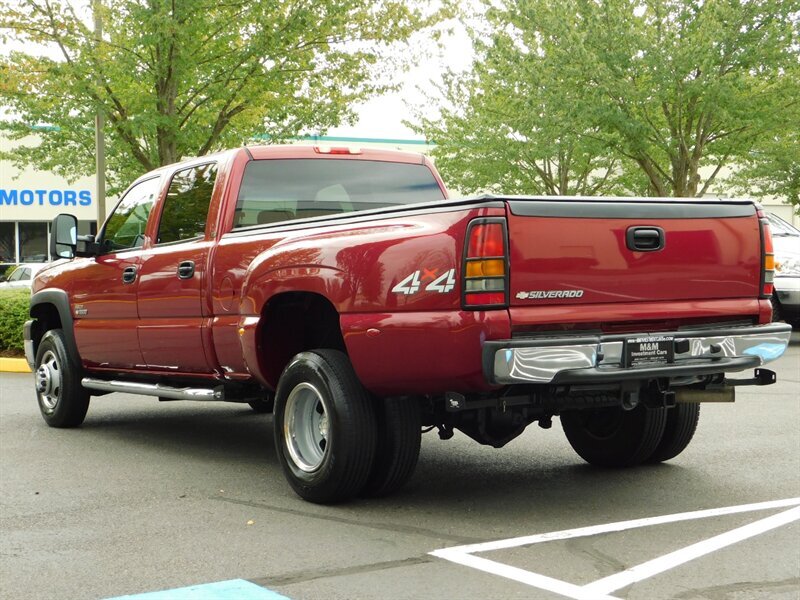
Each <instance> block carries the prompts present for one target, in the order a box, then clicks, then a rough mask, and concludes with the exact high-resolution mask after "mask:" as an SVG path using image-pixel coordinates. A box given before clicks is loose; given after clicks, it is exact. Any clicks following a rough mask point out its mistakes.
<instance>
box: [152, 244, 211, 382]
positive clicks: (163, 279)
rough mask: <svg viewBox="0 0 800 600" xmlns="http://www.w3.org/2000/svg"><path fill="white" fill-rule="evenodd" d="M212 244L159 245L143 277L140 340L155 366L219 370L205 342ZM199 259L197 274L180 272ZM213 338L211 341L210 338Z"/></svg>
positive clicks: (205, 371)
mask: <svg viewBox="0 0 800 600" xmlns="http://www.w3.org/2000/svg"><path fill="white" fill-rule="evenodd" d="M209 246H210V243H209V242H205V241H200V242H198V241H194V242H186V243H181V244H169V245H165V246H161V247H156V248H153V249H152V250H151V251H150V252H149V253H148V254H147V256H146V257H145V258H144V260H143V261H142V265H141V267H140V276H139V290H138V306H139V318H140V322H139V327H138V331H139V345H140V346H141V349H142V355H143V356H144V360H145V363H146V364H147V366H148V368H150V369H165V370H179V369H182V370H184V371H188V372H193V373H208V372H212V371H213V370H214V368H213V366H212V365H213V363H212V361H209V360H208V357H207V355H206V352H204V346H208V349H209V350H210V349H211V348H212V347H213V346H211V345H209V344H206V343H205V340H204V335H203V329H204V328H203V316H204V315H205V314H207V313H208V312H209V311H208V309H207V307H206V293H205V292H206V287H205V286H204V285H203V284H204V279H205V277H206V274H205V270H206V261H207V257H208V249H209ZM187 261H191V262H193V263H194V265H195V267H194V275H193V276H192V277H191V278H189V279H181V278H179V277H178V268H179V266H180V265H181V264H182V263H185V262H187ZM209 341H210V340H209Z"/></svg>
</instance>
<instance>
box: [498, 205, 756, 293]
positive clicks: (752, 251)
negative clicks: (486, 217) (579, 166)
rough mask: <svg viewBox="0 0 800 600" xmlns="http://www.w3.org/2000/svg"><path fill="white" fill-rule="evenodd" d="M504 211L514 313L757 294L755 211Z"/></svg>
mask: <svg viewBox="0 0 800 600" xmlns="http://www.w3.org/2000/svg"><path fill="white" fill-rule="evenodd" d="M506 202H507V216H508V230H509V250H510V300H511V305H512V306H534V305H536V306H540V305H545V304H592V303H606V302H652V301H659V300H695V299H697V300H704V299H719V298H744V297H746V298H753V297H757V296H758V295H759V283H760V276H761V237H760V235H761V234H760V230H759V222H758V218H757V217H756V209H755V206H754V205H753V204H752V203H751V202H747V201H716V200H714V201H692V202H685V201H683V202H682V201H678V200H668V199H660V200H622V199H608V200H606V199H604V200H586V199H580V200H578V199H575V200H573V199H559V200H555V199H552V198H549V199H541V198H538V199H534V198H515V199H509V200H507V201H506ZM659 243H660V244H661V247H658V248H656V247H655V246H657V245H659Z"/></svg>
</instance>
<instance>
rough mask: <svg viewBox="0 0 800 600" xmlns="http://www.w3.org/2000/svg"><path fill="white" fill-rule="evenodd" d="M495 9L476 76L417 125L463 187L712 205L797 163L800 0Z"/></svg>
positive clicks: (451, 82)
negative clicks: (789, 159)
mask: <svg viewBox="0 0 800 600" xmlns="http://www.w3.org/2000/svg"><path fill="white" fill-rule="evenodd" d="M486 4H487V7H488V8H487V10H486V22H487V23H488V27H489V31H490V35H489V36H485V35H480V33H478V34H477V35H474V38H475V46H476V51H477V58H476V61H475V65H474V71H473V73H472V74H471V75H469V76H467V77H465V78H464V77H462V78H458V77H452V76H451V77H450V78H449V79H448V80H447V81H446V83H445V86H444V90H443V91H444V97H445V101H446V104H447V105H448V108H446V109H445V110H444V111H443V114H442V118H441V120H439V121H437V120H432V119H428V120H422V121H421V122H420V124H419V129H420V130H421V131H423V132H424V133H426V135H429V136H430V137H431V139H433V140H434V141H436V142H437V143H439V144H441V146H440V148H439V150H438V152H439V161H440V164H441V165H442V167H443V168H444V169H445V171H446V172H447V174H448V175H450V176H451V177H454V178H455V179H456V180H457V182H456V186H457V187H458V185H459V184H460V182H464V183H465V184H466V185H465V187H467V188H473V189H474V188H480V187H487V186H488V185H490V184H491V182H492V179H491V177H492V173H491V170H490V169H485V168H484V166H483V164H487V163H488V164H494V165H495V168H496V169H497V172H500V173H502V174H503V175H502V176H503V178H504V183H505V181H509V182H511V184H510V185H509V186H508V187H509V188H510V190H509V191H521V190H526V191H530V192H540V191H544V192H545V193H561V194H563V193H574V192H579V193H608V192H614V191H619V190H620V189H627V190H629V191H639V192H642V191H644V192H646V193H649V194H653V195H659V196H700V195H703V194H704V193H706V192H708V191H709V189H710V188H711V185H712V184H713V183H714V182H715V180H716V179H717V177H718V176H719V174H720V173H721V172H723V170H724V169H725V168H726V167H735V166H736V165H744V164H752V165H760V166H761V167H762V170H761V172H762V173H763V174H764V176H766V177H767V178H768V179H769V170H768V168H767V167H764V165H765V164H766V161H767V160H768V159H769V158H770V157H776V158H779V157H780V154H781V153H780V150H779V149H778V147H777V146H775V144H778V145H782V146H787V145H789V146H790V145H791V144H792V143H793V141H794V144H795V149H796V140H797V131H798V120H797V103H798V98H800V63H799V62H798V60H799V58H800V51H799V49H798V48H799V47H798V43H799V40H798V23H799V22H800V12H798V11H800V2H799V1H798V0H560V1H559V2H554V1H552V0H516V1H514V0H498V1H492V2H488V1H487V2H486ZM484 40H485V41H484ZM792 136H794V137H792ZM770 140H771V141H770ZM775 140H784V141H783V142H780V141H775ZM773 142H774V143H773ZM759 148H761V150H760V151H759ZM794 156H796V151H795V153H794ZM482 161H487V163H483V164H482ZM548 167H549V169H548ZM551 174H558V178H554V177H553V176H552V175H551ZM795 174H796V169H795ZM551 180H554V181H552V182H551ZM565 182H566V185H564V183H565ZM570 182H572V183H570Z"/></svg>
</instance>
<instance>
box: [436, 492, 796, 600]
mask: <svg viewBox="0 0 800 600" xmlns="http://www.w3.org/2000/svg"><path fill="white" fill-rule="evenodd" d="M786 507H796V508H792V509H790V510H787V511H784V512H781V513H778V514H776V515H772V516H770V517H767V518H765V519H761V520H759V521H756V522H754V523H750V524H748V525H745V526H743V527H738V528H736V529H733V530H731V531H728V532H725V533H723V534H720V535H717V536H714V537H712V538H710V539H707V540H703V541H701V542H698V543H696V544H692V545H690V546H687V547H686V548H682V549H680V550H676V551H675V552H671V553H669V554H666V555H664V556H661V557H658V558H655V559H653V560H650V561H647V562H645V563H642V564H640V565H636V566H634V567H631V568H630V569H626V570H625V571H622V572H620V573H615V574H614V575H610V576H608V577H604V578H602V579H599V580H597V581H594V582H592V583H589V584H586V585H583V586H579V585H576V584H573V583H569V582H567V581H562V580H560V579H555V578H553V577H548V576H546V575H541V574H539V573H533V572H531V571H526V570H524V569H519V568H517V567H512V566H510V565H505V564H503V563H499V562H496V561H493V560H489V559H486V558H482V557H478V556H474V554H477V553H481V552H491V551H494V550H505V549H508V548H518V547H520V546H530V545H532V544H539V543H542V542H550V541H555V540H566V539H571V538H577V537H588V536H592V535H598V534H601V533H612V532H618V531H626V530H628V529H636V528H640V527H650V526H653V525H664V524H667V523H678V522H681V521H690V520H696V519H707V518H711V517H719V516H724V515H733V514H738V513H747V512H756V511H761V510H769V509H776V508H786ZM797 520H800V498H788V499H785V500H774V501H771V502H758V503H755V504H742V505H739V506H727V507H723V508H712V509H708V510H698V511H693V512H684V513H677V514H674V515H662V516H658V517H648V518H644V519H634V520H631V521H620V522H617V523H608V524H605V525H594V526H591V527H579V528H576V529H566V530H563V531H553V532H549V533H541V534H536V535H530V536H523V537H517V538H511V539H507V540H498V541H495V542H485V543H481V544H468V545H464V546H455V547H452V548H443V549H441V550H436V551H434V552H431V553H430V554H432V555H433V556H436V557H438V558H443V559H445V560H448V561H450V562H454V563H457V564H461V565H464V566H467V567H472V568H474V569H478V570H480V571H484V572H486V573H491V574H493V575H499V576H501V577H505V578H507V579H512V580H514V581H518V582H520V583H524V584H527V585H530V586H533V587H536V588H539V589H543V590H547V591H551V592H554V593H556V594H560V595H562V596H566V597H568V598H574V599H576V600H586V599H601V598H603V599H608V598H613V596H608V594H610V593H611V592H614V591H616V590H619V589H622V588H624V587H627V586H629V585H631V584H633V583H636V582H637V581H642V580H643V579H647V578H648V577H653V576H654V575H657V574H659V573H663V572H664V571H668V570H669V569H672V568H675V567H677V566H679V565H682V564H684V563H687V562H689V561H691V560H694V559H696V558H699V557H701V556H705V555H706V554H710V553H711V552H714V551H716V550H719V549H721V548H724V547H726V546H730V545H732V544H735V543H737V542H741V541H742V540H746V539H748V538H751V537H754V536H756V535H760V534H762V533H765V532H767V531H770V530H772V529H775V528H777V527H781V526H782V525H787V524H789V523H792V522H794V521H797Z"/></svg>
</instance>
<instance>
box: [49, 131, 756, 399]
mask: <svg viewBox="0 0 800 600" xmlns="http://www.w3.org/2000/svg"><path fill="white" fill-rule="evenodd" d="M292 158H298V159H309V158H314V159H316V160H372V161H395V162H405V163H417V164H428V163H427V162H426V160H425V159H423V158H421V157H420V156H418V155H411V154H403V153H394V152H387V151H376V150H364V151H363V152H362V153H361V154H353V155H337V156H330V155H325V154H318V153H315V152H314V150H313V148H311V147H300V146H292V147H261V148H250V149H247V150H245V149H238V150H233V151H229V152H226V153H221V154H219V155H215V156H212V157H204V158H203V159H198V160H196V161H190V162H187V163H183V164H181V165H174V166H170V167H165V168H164V169H162V172H163V175H164V181H165V182H168V181H169V179H170V177H171V175H172V173H174V172H175V171H176V170H178V169H185V168H186V167H189V166H192V165H193V164H199V163H205V162H208V161H209V160H216V161H218V165H219V170H218V175H217V180H216V183H215V187H214V191H213V195H212V201H211V205H210V210H209V218H208V222H207V224H206V229H205V232H204V235H203V237H202V238H198V239H196V240H192V241H186V242H182V243H174V244H165V245H160V246H159V245H155V244H154V243H153V241H154V240H155V236H156V231H157V228H158V218H159V217H158V215H159V212H160V210H161V204H162V202H163V193H164V192H163V190H162V197H161V198H160V199H159V200H158V201H157V202H156V204H155V205H154V207H153V210H152V212H151V214H150V220H149V222H148V225H147V228H146V231H145V237H144V239H145V241H144V246H143V248H142V249H141V250H137V251H133V252H128V253H120V254H117V255H106V256H102V257H96V258H91V259H78V260H74V261H71V262H69V263H67V264H63V265H60V266H57V267H55V268H53V269H49V270H46V271H44V272H43V274H42V276H40V277H39V278H38V279H37V281H36V289H41V288H43V287H45V286H47V287H52V288H58V289H64V290H65V291H67V293H68V294H69V295H70V298H71V300H72V310H73V312H74V311H76V309H77V308H78V305H80V307H81V309H82V310H83V309H86V310H87V314H85V315H76V317H75V318H76V338H77V341H78V348H79V352H80V354H81V356H82V360H83V362H84V365H85V366H86V367H87V368H88V369H89V370H90V371H91V370H95V371H103V372H105V371H137V372H138V373H141V374H150V375H153V374H160V375H164V374H180V375H184V376H187V375H188V376H193V377H197V378H199V379H212V378H213V379H217V380H222V379H230V380H254V381H256V382H259V383H261V384H262V385H265V386H268V387H274V386H275V384H276V383H277V382H275V381H269V380H268V378H267V377H266V376H265V373H264V372H263V371H265V370H266V369H264V367H263V365H261V364H260V360H263V356H264V351H263V350H264V347H265V346H264V345H265V344H269V343H270V340H268V339H264V333H263V322H262V315H263V314H264V312H265V309H266V307H267V306H268V305H269V303H270V302H271V301H274V300H276V299H277V298H279V297H280V296H281V295H282V294H288V293H296V292H305V293H311V294H316V295H318V296H320V297H322V298H324V299H326V300H327V301H328V302H329V303H330V304H331V305H332V306H333V307H334V309H335V310H336V311H337V313H338V315H339V321H340V326H341V330H342V335H343V338H344V341H345V345H346V348H347V351H348V353H349V355H350V358H351V360H352V362H353V365H354V368H355V370H356V372H357V374H358V376H359V377H360V379H361V381H362V382H363V383H364V385H365V386H366V387H367V388H368V389H369V390H370V391H371V392H373V393H375V394H380V395H388V394H414V393H419V394H424V393H440V392H445V391H462V392H468V391H486V390H489V389H490V386H489V385H488V384H487V383H486V381H485V378H484V375H483V370H482V362H481V361H482V346H483V343H484V342H485V341H487V340H503V339H509V338H510V337H511V336H512V334H514V333H526V332H534V331H536V332H541V331H570V328H573V329H576V330H579V329H584V330H585V329H587V328H598V329H601V330H608V331H642V330H649V331H658V330H665V329H676V328H677V327H678V326H680V325H681V324H684V323H695V322H696V323H708V322H713V321H725V320H739V321H748V322H754V321H758V322H761V323H765V322H768V321H769V315H770V306H769V301H768V300H759V299H758V295H759V289H758V288H759V277H760V269H761V256H760V238H759V231H758V220H757V219H756V218H755V217H753V218H729V219H664V220H657V222H655V223H653V222H647V221H642V220H638V219H620V218H614V219H595V218H592V219H586V218H584V219H574V218H552V217H550V218H542V217H519V216H515V215H511V214H510V213H507V211H506V208H505V206H504V205H503V204H502V201H501V200H496V199H475V200H472V201H464V202H458V203H455V202H454V203H453V204H450V205H448V204H446V203H442V205H441V206H439V205H434V206H427V207H424V208H420V209H419V210H416V209H412V210H403V211H396V212H387V213H382V214H374V215H365V214H363V213H352V214H349V215H347V216H341V217H334V218H328V217H318V218H315V219H308V220H305V221H302V222H297V221H294V222H293V221H287V222H285V223H275V224H271V225H265V226H262V227H253V228H250V229H247V230H236V231H234V230H233V222H234V209H235V205H236V200H237V197H238V194H239V188H240V186H241V182H242V175H243V172H244V169H245V167H246V165H247V164H248V162H249V161H251V160H269V159H292ZM433 173H434V176H435V177H436V179H437V181H439V182H440V183H441V180H440V179H439V178H438V175H436V174H435V170H434V171H433ZM164 189H166V184H165V186H164ZM442 190H444V188H443V187H442ZM485 217H506V218H507V219H508V232H509V244H510V256H509V258H510V292H511V293H510V298H511V308H509V309H505V308H503V309H498V310H466V309H465V307H464V306H462V302H463V300H462V291H463V289H462V288H463V281H462V276H463V273H462V259H463V256H462V254H463V252H464V247H465V234H466V231H467V227H468V225H469V223H470V221H472V220H473V219H476V218H485ZM632 225H641V226H644V225H657V226H659V227H662V228H663V229H664V231H665V232H666V239H667V244H666V247H665V248H664V249H663V250H662V251H659V252H651V253H646V252H632V251H630V250H628V249H627V247H626V242H625V232H626V230H627V228H629V227H630V226H632ZM495 229H496V230H497V231H500V229H499V226H497V227H495ZM478 231H479V233H480V231H481V230H478ZM493 231H494V229H493V226H491V225H490V226H488V227H486V228H485V229H484V230H483V232H484V233H485V234H486V235H484V236H478V237H480V238H481V240H483V241H482V242H481V243H480V244H478V241H480V240H477V241H476V242H475V244H476V248H475V249H474V251H475V252H476V253H479V254H481V255H486V254H487V253H488V254H490V255H491V254H493V253H494V250H491V248H492V247H494V249H495V250H496V249H497V248H498V246H497V244H498V242H497V239H498V238H497V236H496V235H494V237H493ZM501 237H502V236H501ZM502 241H503V240H502V239H501V240H500V242H502ZM493 244H494V246H493ZM501 245H502V244H501ZM478 246H480V247H478ZM185 261H193V262H194V264H195V272H194V274H193V276H192V277H191V278H189V279H180V278H179V277H178V267H179V265H180V264H181V263H182V262H185ZM126 266H136V267H137V268H138V277H137V280H136V282H135V283H134V284H122V281H121V274H122V269H124V268H125V267H126ZM549 290H583V291H584V293H583V295H582V296H581V297H580V298H575V297H573V298H547V299H539V298H538V297H536V296H535V295H532V296H530V297H529V295H528V294H527V292H531V291H549ZM522 292H525V293H526V294H525V295H524V298H525V299H517V298H516V297H515V296H516V295H517V294H518V293H519V294H520V297H523V294H522ZM74 314H75V313H74Z"/></svg>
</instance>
